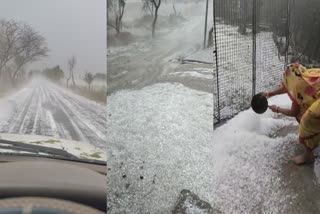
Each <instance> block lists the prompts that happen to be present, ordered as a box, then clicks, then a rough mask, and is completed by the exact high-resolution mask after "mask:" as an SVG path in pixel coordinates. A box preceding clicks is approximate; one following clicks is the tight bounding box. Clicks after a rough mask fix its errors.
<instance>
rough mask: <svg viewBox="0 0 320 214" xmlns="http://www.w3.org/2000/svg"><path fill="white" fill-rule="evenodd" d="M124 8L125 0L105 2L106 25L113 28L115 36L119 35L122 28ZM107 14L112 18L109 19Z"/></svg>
mask: <svg viewBox="0 0 320 214" xmlns="http://www.w3.org/2000/svg"><path fill="white" fill-rule="evenodd" d="M125 6H126V2H125V0H108V1H107V10H108V11H107V25H108V26H109V27H112V28H114V29H115V30H116V31H117V34H119V33H120V30H121V28H122V17H123V14H124V8H125ZM109 13H110V14H111V15H112V16H113V17H112V18H111V17H110V15H109Z"/></svg>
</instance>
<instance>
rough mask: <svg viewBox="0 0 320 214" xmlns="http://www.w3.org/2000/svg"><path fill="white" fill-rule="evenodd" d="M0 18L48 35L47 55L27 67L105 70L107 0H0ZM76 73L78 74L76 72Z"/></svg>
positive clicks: (78, 70)
mask: <svg viewBox="0 0 320 214" xmlns="http://www.w3.org/2000/svg"><path fill="white" fill-rule="evenodd" d="M0 18H6V19H15V20H18V21H24V22H26V23H27V24H29V25H31V26H32V27H34V29H35V30H37V31H38V32H39V33H40V34H41V35H43V36H44V37H45V38H46V39H47V43H48V47H49V49H50V53H49V57H48V58H47V59H44V60H42V61H41V62H37V63H35V64H32V65H30V66H29V67H28V68H43V67H46V66H48V67H51V66H54V65H57V64H59V65H60V66H61V67H62V68H63V69H66V68H67V66H66V65H67V60H68V58H69V57H71V56H72V55H73V54H74V55H75V56H76V58H77V65H76V67H75V71H76V72H77V73H78V74H82V73H83V72H84V71H85V70H87V71H89V72H93V73H97V72H101V73H105V72H106V0H1V6H0ZM77 76H78V75H77Z"/></svg>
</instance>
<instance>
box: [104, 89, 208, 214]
mask: <svg viewBox="0 0 320 214" xmlns="http://www.w3.org/2000/svg"><path fill="white" fill-rule="evenodd" d="M107 112H108V119H107V143H108V148H109V149H107V156H108V157H110V161H109V165H108V166H109V171H108V172H109V176H108V186H109V190H108V198H109V205H110V206H111V210H110V213H169V212H170V211H171V210H172V208H173V206H174V203H175V202H176V200H177V197H178V194H179V192H180V191H181V190H182V189H185V188H186V189H191V190H193V191H196V192H199V191H200V190H202V191H204V190H205V189H206V188H208V187H209V186H210V183H211V182H212V181H209V180H210V179H209V180H207V181H205V182H202V180H203V177H206V176H207V175H208V174H207V170H208V169H207V167H208V164H209V165H211V164H213V162H212V161H211V160H210V158H208V157H209V156H210V153H211V152H212V151H211V150H209V149H208V148H209V147H210V145H212V143H213V142H212V131H213V126H212V124H213V119H212V118H213V115H212V114H213V110H212V94H209V93H205V92H200V91H196V90H192V89H189V88H187V87H184V86H183V85H181V84H169V83H164V84H156V85H152V86H148V87H145V88H143V89H142V90H133V91H130V90H126V91H119V92H116V93H114V94H112V95H110V96H109V97H108V106H107ZM205 162H207V163H205ZM210 167H211V166H210ZM140 176H143V179H141V177H140ZM206 182H208V183H206ZM208 185H209V186H208ZM210 191H211V190H210Z"/></svg>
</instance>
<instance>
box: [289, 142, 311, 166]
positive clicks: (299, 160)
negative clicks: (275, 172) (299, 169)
mask: <svg viewBox="0 0 320 214" xmlns="http://www.w3.org/2000/svg"><path fill="white" fill-rule="evenodd" d="M303 148H304V152H303V153H302V154H300V155H297V156H295V157H293V158H292V161H293V162H294V163H295V164H297V165H301V164H306V163H313V161H314V155H313V152H312V150H311V149H309V148H308V147H306V146H305V145H304V144H303Z"/></svg>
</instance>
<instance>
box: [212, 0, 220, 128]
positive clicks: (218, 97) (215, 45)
mask: <svg viewBox="0 0 320 214" xmlns="http://www.w3.org/2000/svg"><path fill="white" fill-rule="evenodd" d="M216 22H217V20H216V0H213V36H214V50H213V53H214V54H215V55H214V56H215V61H216V84H217V85H216V87H217V96H216V98H217V99H216V102H217V107H218V109H213V110H214V112H213V116H214V113H215V111H217V113H218V116H217V120H218V121H217V122H219V121H220V118H221V117H220V116H221V115H220V90H219V67H218V45H217V26H216ZM213 102H215V100H213ZM213 108H214V103H213ZM213 123H214V119H213Z"/></svg>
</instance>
